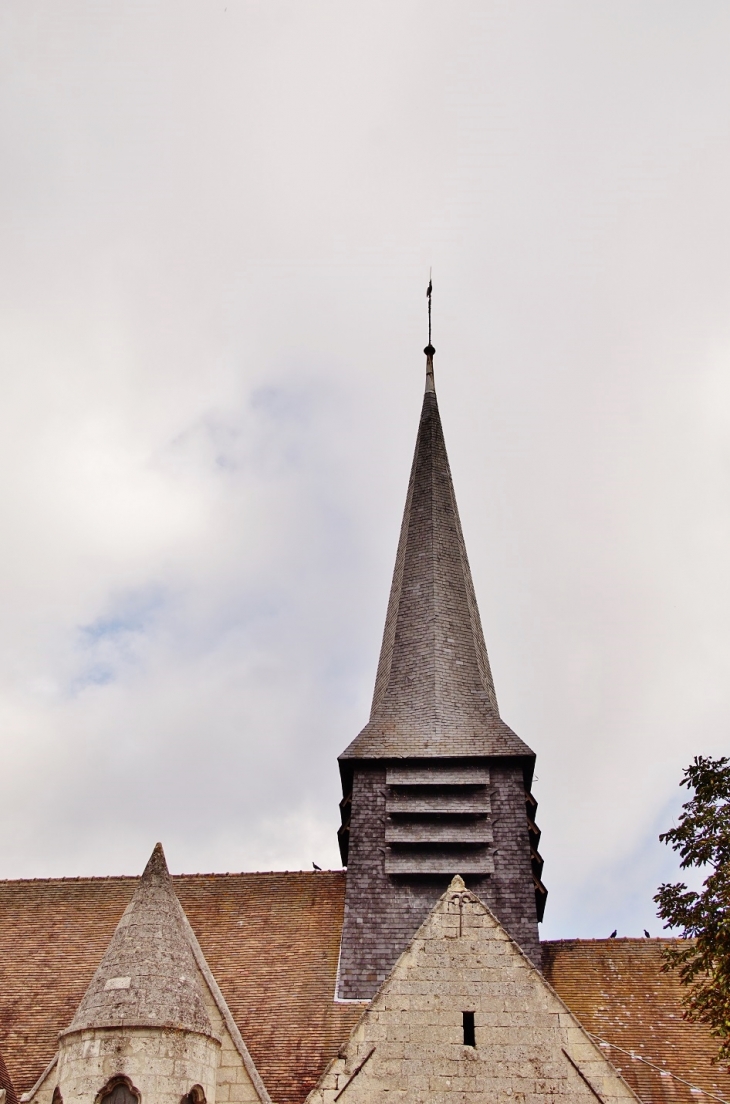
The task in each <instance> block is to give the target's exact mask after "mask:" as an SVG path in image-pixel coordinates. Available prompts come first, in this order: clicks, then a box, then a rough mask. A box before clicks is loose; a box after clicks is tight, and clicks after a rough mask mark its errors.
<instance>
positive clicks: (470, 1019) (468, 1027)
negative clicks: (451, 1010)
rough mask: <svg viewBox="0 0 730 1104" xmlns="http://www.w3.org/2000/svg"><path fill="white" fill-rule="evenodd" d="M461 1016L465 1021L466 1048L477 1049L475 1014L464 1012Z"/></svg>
mask: <svg viewBox="0 0 730 1104" xmlns="http://www.w3.org/2000/svg"><path fill="white" fill-rule="evenodd" d="M461 1015H462V1019H463V1021H464V1046H470V1047H475V1046H476V1045H477V1040H476V1035H475V1034H474V1013H473V1012H462V1013H461Z"/></svg>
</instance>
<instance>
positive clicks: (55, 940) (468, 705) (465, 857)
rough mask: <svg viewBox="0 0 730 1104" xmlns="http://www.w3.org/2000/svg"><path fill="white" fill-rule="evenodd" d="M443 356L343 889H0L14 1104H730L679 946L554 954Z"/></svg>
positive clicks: (430, 390)
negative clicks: (463, 519) (479, 574)
mask: <svg viewBox="0 0 730 1104" xmlns="http://www.w3.org/2000/svg"><path fill="white" fill-rule="evenodd" d="M434 352H435V350H434V349H433V347H432V345H431V344H430V340H429V345H428V346H427V347H426V350H425V353H426V388H425V395H424V398H423V406H422V410H421V417H420V423H419V427H418V435H417V439H416V448H415V454H414V458H413V466H412V469H411V475H410V481H409V484H408V491H407V495H406V504H405V510H404V514H403V523H402V527H401V533H400V540H399V543H398V550H397V554H396V561H395V570H394V573H393V582H392V586H391V591H390V600H389V603H388V610H387V616H386V622H385V630H384V633H383V643H382V647H381V652H380V660H379V664H378V669H377V677H376V682H375V691H374V694H373V703H372V709H371V713H370V718H369V720H368V723H367V724H366V725H365V727H364V728H363V729H362V731H361V732H360V733H359V735H357V736H355V738H354V739H353V740H352V741H351V742H350V743H349V744H348V746H347V747H346V748H345V750H344V751H343V752H342V754H341V756H340V758H339V768H340V775H341V779H342V793H343V797H342V801H341V803H340V815H341V827H340V829H339V833H338V836H339V844H340V852H341V856H342V863H343V869H342V870H335V871H319V870H315V871H312V872H294V873H291V872H273V873H243V874H185V875H179V876H175V877H171V875H170V873H169V872H168V869H167V864H166V861H165V856H164V853H163V849H162V847H161V845H160V844H157V845H156V847H155V848H154V850H153V852H152V855H151V857H150V859H149V862H148V864H147V866H146V868H145V870H144V872H143V873H142V876H141V878H132V877H108V878H60V879H59V878H48V879H32V880H12V881H0V1104H64V1102H65V1104H71V1102H72V1101H73V1102H75V1104H305V1102H306V1104H375V1102H378V1104H386V1102H388V1104H427V1102H428V1104H538V1102H540V1104H544V1102H546V1101H548V1100H549V1101H551V1102H552V1104H595V1102H596V1101H598V1102H599V1104H631V1102H633V1104H635V1102H636V1101H637V1100H638V1101H640V1102H641V1104H701V1102H702V1101H705V1102H706V1104H710V1102H711V1101H715V1102H718V1101H719V1102H720V1104H730V1075H729V1074H728V1072H727V1070H726V1069H725V1068H724V1067H723V1066H721V1065H718V1064H716V1063H715V1062H714V1061H713V1058H714V1055H715V1053H716V1050H717V1045H716V1041H715V1040H713V1039H712V1038H711V1037H710V1035H709V1032H708V1031H707V1029H706V1028H704V1027H703V1026H701V1025H699V1024H692V1023H689V1022H688V1021H686V1020H685V1019H684V1018H683V1015H682V1004H681V995H682V994H681V987H680V985H679V982H678V980H677V978H676V976H675V975H673V974H672V973H665V972H663V970H662V964H663V953H662V952H663V948H664V947H665V945H666V944H667V942H668V941H667V940H666V939H605V940H577V939H571V940H558V941H551V942H544V941H542V942H541V940H540V935H539V924H540V921H541V920H542V917H543V913H544V910H545V907H546V900H547V890H546V888H545V885H544V884H543V860H542V857H541V855H540V851H539V845H540V830H539V828H538V827H537V822H536V809H537V803H536V801H535V799H534V797H533V796H532V793H531V783H532V778H533V772H534V767H535V753H534V752H533V751H532V750H531V748H530V747H529V746H528V745H527V744H526V743H525V742H524V741H523V740H522V739H521V738H520V736H518V735H517V734H516V733H514V732H513V731H512V729H511V728H510V727H509V726H508V725H507V724H506V722H505V721H504V720H503V719H502V717H501V715H500V712H499V707H498V704H497V696H496V692H495V687H494V682H493V679H492V673H491V669H490V664H489V658H488V655H487V649H486V646H485V641H484V635H483V632H482V626H481V621H480V617H479V610H478V607H477V601H476V596H475V592H474V586H473V583H472V578H471V573H470V570H469V562H468V558H467V553H466V547H465V544H464V538H463V535H462V530H461V524H460V521H459V513H458V510H457V506H456V497H455V493H454V487H453V483H452V478H451V472H450V470H449V462H448V457H447V453H446V446H445V442H444V435H443V430H442V427H441V419H440V415H439V409H438V403H437V400H436V390H435V384H434V366H433V360H434ZM343 742H344V741H343Z"/></svg>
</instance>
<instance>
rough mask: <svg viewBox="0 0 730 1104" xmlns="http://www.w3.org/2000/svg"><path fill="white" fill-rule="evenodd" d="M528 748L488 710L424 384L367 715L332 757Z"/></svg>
mask: <svg viewBox="0 0 730 1104" xmlns="http://www.w3.org/2000/svg"><path fill="white" fill-rule="evenodd" d="M470 755H473V756H492V757H494V756H499V757H502V756H507V757H514V756H516V757H518V758H522V759H525V760H528V761H530V762H531V761H532V760H534V753H533V752H532V751H531V750H530V749H529V747H528V746H527V745H526V744H525V743H523V742H522V740H520V739H519V737H518V736H516V735H515V733H514V732H513V731H512V730H511V729H510V728H509V727H508V726H507V725H506V724H505V723H504V721H503V720H502V719H501V717H500V715H499V709H498V708H497V697H496V694H495V692H494V682H493V680H492V672H491V670H490V666H489V659H488V657H487V649H486V646H485V644H484V634H483V632H482V626H481V621H480V619H479V610H478V609H477V602H476V596H475V594H474V584H473V582H472V577H471V571H470V570H469V561H468V559H467V555H466V546H465V544H464V537H463V534H462V531H461V522H460V521H459V511H458V509H457V506H456V497H455V495H454V486H453V482H452V479H451V471H450V469H449V460H448V457H447V455H446V445H445V443H444V434H443V430H442V428H441V419H440V416H439V410H438V403H437V401H436V395H435V393H434V392H433V391H429V390H427V391H426V394H425V396H424V399H423V408H422V411H421V421H420V425H419V429H418V437H417V440H416V450H415V454H414V457H413V466H412V468H411V477H410V482H409V485H408V494H407V497H406V505H405V510H404V513H403V522H402V525H401V534H400V540H399V543H398V552H397V555H396V562H395V570H394V572H393V582H392V585H391V590H390V599H389V602H388V613H387V615H386V620H385V631H384V633H383V643H382V647H381V650H380V660H379V663H378V673H377V677H376V680H375V693H374V695H373V704H372V710H371V713H370V720H369V722H368V724H367V725H366V726H365V728H364V729H363V730H362V732H361V733H360V735H359V736H357V737H356V738H355V739H354V740H353V742H352V743H351V744H350V746H349V747H348V748H347V749H346V750H345V751H344V752H343V754H342V755H341V756H340V759H341V760H342V761H343V762H346V761H347V760H350V759H397V758H429V757H434V756H435V757H438V758H441V757H444V756H455V757H460V756H470Z"/></svg>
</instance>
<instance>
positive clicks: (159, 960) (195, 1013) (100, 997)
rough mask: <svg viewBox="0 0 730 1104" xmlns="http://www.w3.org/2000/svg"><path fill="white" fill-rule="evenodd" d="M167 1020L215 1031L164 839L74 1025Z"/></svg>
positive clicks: (204, 1031)
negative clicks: (164, 849) (164, 850)
mask: <svg viewBox="0 0 730 1104" xmlns="http://www.w3.org/2000/svg"><path fill="white" fill-rule="evenodd" d="M101 1027H106V1028H109V1027H160V1028H176V1029H178V1030H182V1031H195V1032H199V1033H200V1034H203V1035H209V1036H212V1035H213V1029H212V1027H211V1023H210V1019H209V1018H208V1013H207V1012H206V1010H205V1005H204V1003H203V995H202V993H201V990H200V986H199V984H198V979H197V967H196V965H195V960H194V958H193V952H192V950H191V947H190V943H189V941H188V938H187V935H186V933H185V927H184V921H183V912H182V908H181V906H180V903H179V901H178V899H177V897H176V895H175V890H174V889H173V885H172V879H171V878H170V874H169V872H168V869H167V863H166V862H165V855H164V852H163V850H162V844H159V843H158V844H157V845H156V846H155V849H154V851H153V852H152V855H151V857H150V860H149V862H148V863H147V866H146V867H145V871H144V874H143V875H142V877H141V879H140V881H139V884H138V886H137V888H136V890H135V892H134V896H133V897H132V900H131V901H130V902H129V905H128V906H127V908H126V910H125V912H124V915H123V916H122V918H121V920H120V921H119V924H118V925H117V929H116V931H115V932H114V935H113V936H112V940H111V943H110V944H109V946H108V948H107V950H106V953H105V954H104V957H103V958H102V960H101V963H100V965H99V968H98V969H97V971H96V973H95V974H94V976H93V978H92V979H91V984H90V985H89V988H88V989H87V990H86V994H85V995H84V997H83V1000H82V1001H81V1004H80V1005H79V1007H78V1009H77V1011H76V1015H75V1016H74V1018H73V1021H72V1023H71V1025H70V1027H69V1028H68V1029H67V1032H65V1033H64V1034H66V1033H68V1032H72V1031H80V1030H82V1029H84V1028H101Z"/></svg>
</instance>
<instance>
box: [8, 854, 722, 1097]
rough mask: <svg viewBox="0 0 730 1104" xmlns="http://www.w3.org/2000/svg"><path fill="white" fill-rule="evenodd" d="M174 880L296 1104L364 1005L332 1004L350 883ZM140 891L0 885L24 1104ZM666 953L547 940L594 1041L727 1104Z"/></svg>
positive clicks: (264, 1069) (646, 947)
mask: <svg viewBox="0 0 730 1104" xmlns="http://www.w3.org/2000/svg"><path fill="white" fill-rule="evenodd" d="M173 881H174V886H175V891H176V893H177V895H178V897H179V899H180V902H181V904H182V906H183V908H184V909H185V912H186V913H187V915H188V918H189V920H190V923H191V925H192V927H193V929H194V931H195V933H196V935H197V937H198V939H199V941H200V945H201V947H202V949H203V952H204V954H205V956H206V958H207V960H208V963H209V965H210V968H211V970H212V971H213V973H214V975H215V977H216V979H217V981H218V984H219V985H220V988H221V990H222V992H223V995H224V997H225V998H226V1000H227V1002H228V1004H229V1007H230V1009H231V1012H232V1014H233V1017H234V1019H235V1021H236V1023H237V1024H238V1026H239V1028H240V1031H241V1034H242V1035H243V1038H244V1040H245V1042H246V1044H247V1046H248V1048H249V1050H250V1052H251V1056H252V1058H253V1060H254V1062H255V1063H256V1066H257V1068H258V1070H259V1072H260V1074H261V1076H262V1078H263V1080H264V1082H265V1084H266V1086H267V1088H268V1090H269V1092H270V1094H271V1096H272V1098H273V1099H274V1101H276V1102H277V1104H301V1102H302V1101H303V1100H304V1098H305V1097H306V1095H307V1093H308V1092H309V1090H310V1089H311V1088H312V1086H313V1085H314V1084H315V1082H316V1081H317V1079H318V1078H319V1076H320V1074H321V1073H322V1071H323V1070H324V1068H325V1066H326V1064H327V1062H328V1061H329V1060H330V1058H332V1057H333V1056H334V1054H335V1053H336V1051H337V1050H338V1048H339V1047H340V1045H341V1044H342V1043H343V1042H344V1040H345V1039H346V1038H347V1036H348V1035H349V1032H350V1030H351V1029H352V1027H353V1026H354V1024H355V1022H356V1021H357V1019H358V1017H359V1015H360V1012H361V1008H362V1006H358V1005H354V1004H334V1003H333V1000H332V995H333V993H334V987H335V976H336V972H337V958H338V953H339V943H340V932H341V929H342V915H343V905H344V891H345V875H344V873H342V872H339V871H323V872H321V873H310V872H306V873H273V874H196V875H184V876H182V877H176V878H174V879H173ZM137 884H138V879H137V878H78V879H48V880H37V881H12V882H0V1049H1V1050H2V1054H3V1055H4V1058H5V1061H6V1063H7V1067H8V1070H9V1072H10V1075H11V1077H12V1079H13V1083H14V1085H15V1088H16V1090H17V1092H18V1094H20V1093H21V1092H26V1091H27V1090H28V1089H29V1088H31V1087H32V1085H33V1084H34V1083H35V1081H36V1080H37V1078H38V1077H39V1076H40V1074H41V1073H42V1072H43V1070H44V1069H45V1067H46V1065H47V1064H48V1062H49V1061H50V1059H51V1058H52V1057H53V1055H54V1053H55V1050H56V1039H57V1035H58V1032H59V1031H61V1030H63V1028H65V1027H67V1026H68V1025H69V1023H70V1022H71V1019H72V1017H73V1015H74V1012H75V1011H76V1008H77V1006H78V1004H79V1002H80V1001H81V998H82V997H83V995H84V992H85V990H86V988H87V986H88V984H89V982H90V981H91V978H92V976H93V974H94V971H95V970H96V968H97V966H98V965H99V962H100V961H101V959H102V956H103V954H104V952H105V950H106V949H107V946H108V944H109V941H110V940H111V938H112V935H113V933H114V929H115V928H116V925H117V923H118V922H119V919H120V917H121V915H122V913H123V912H124V909H125V908H126V907H127V905H128V903H129V901H130V898H131V896H132V893H133V891H134V889H135V887H136V885H137ZM663 943H664V941H663V940H648V939H645V940H624V939H611V940H596V941H591V940H582V941H581V940H566V941H561V942H556V943H546V944H544V945H543V946H544V947H545V961H546V974H547V977H548V979H549V980H550V982H551V983H552V984H553V986H554V987H555V989H557V991H558V993H559V994H560V996H561V997H562V998H563V1000H564V1001H565V1002H566V1004H568V1006H569V1007H570V1008H571V1009H572V1010H573V1011H574V1012H575V1013H576V1015H577V1016H578V1018H579V1019H580V1020H581V1022H582V1023H583V1024H584V1026H585V1027H586V1028H587V1029H588V1030H589V1031H591V1032H593V1033H594V1034H595V1035H597V1036H599V1037H600V1038H602V1039H605V1040H607V1041H608V1042H610V1043H613V1044H615V1046H618V1047H621V1048H623V1050H625V1051H631V1052H634V1053H636V1054H638V1055H641V1056H642V1057H644V1058H646V1059H647V1060H648V1061H650V1062H653V1063H655V1064H656V1065H657V1066H659V1067H663V1068H666V1069H667V1070H671V1071H672V1072H673V1073H675V1074H677V1075H678V1076H679V1077H683V1078H685V1079H686V1080H687V1081H689V1082H691V1083H693V1084H694V1085H696V1086H697V1087H699V1088H702V1089H705V1090H706V1091H708V1092H713V1093H716V1094H717V1095H718V1096H720V1097H722V1098H723V1099H724V1100H726V1101H729V1102H730V1077H729V1076H728V1075H727V1074H726V1073H725V1072H724V1071H723V1070H722V1068H720V1067H717V1066H714V1065H713V1064H712V1057H713V1055H714V1053H715V1049H716V1048H715V1043H714V1041H713V1040H712V1039H710V1037H709V1035H708V1033H707V1032H706V1031H705V1030H704V1029H703V1028H701V1027H699V1026H697V1025H692V1024H687V1023H685V1022H684V1021H683V1020H682V1010H681V1006H680V991H679V985H678V983H677V981H676V978H674V977H673V976H672V975H667V974H662V973H661V971H660V967H661V948H662V946H663ZM606 1053H607V1055H608V1056H609V1057H610V1059H611V1061H612V1062H613V1063H614V1065H616V1066H618V1068H619V1069H620V1070H621V1072H622V1073H623V1074H624V1076H625V1077H626V1080H627V1081H628V1082H629V1084H630V1085H631V1086H632V1087H633V1088H634V1089H635V1091H636V1092H637V1094H638V1095H639V1097H640V1098H641V1100H642V1101H644V1102H645V1104H690V1102H691V1104H701V1101H702V1100H703V1097H702V1096H700V1095H697V1094H696V1093H691V1092H690V1090H689V1089H688V1088H686V1087H685V1086H683V1085H682V1084H681V1083H680V1082H678V1081H676V1080H673V1079H672V1078H670V1077H663V1076H662V1075H661V1074H660V1073H658V1072H655V1071H653V1070H652V1069H651V1068H650V1067H649V1066H645V1065H643V1064H642V1063H641V1062H639V1061H637V1060H634V1059H631V1058H629V1057H628V1056H626V1055H624V1054H622V1053H621V1052H620V1051H617V1050H610V1051H608V1050H607V1051H606ZM1 1069H2V1067H1V1066H0V1070H1ZM1 1078H2V1073H0V1084H1V1083H2V1081H1ZM704 1099H705V1101H707V1098H706V1097H705V1098H704Z"/></svg>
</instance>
